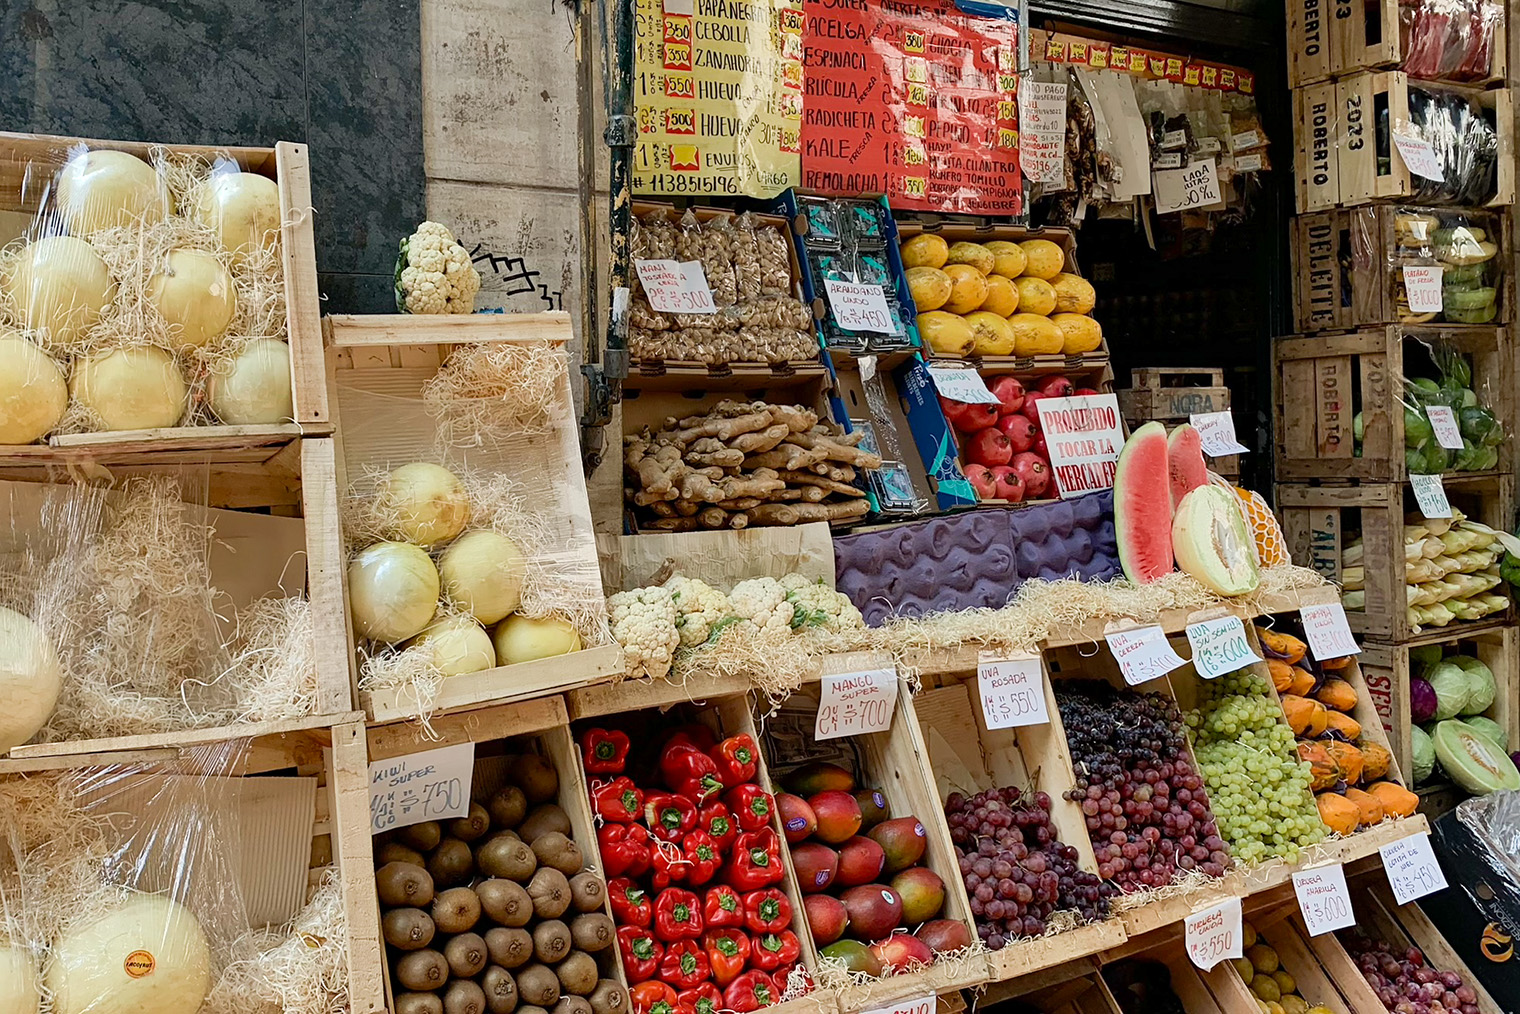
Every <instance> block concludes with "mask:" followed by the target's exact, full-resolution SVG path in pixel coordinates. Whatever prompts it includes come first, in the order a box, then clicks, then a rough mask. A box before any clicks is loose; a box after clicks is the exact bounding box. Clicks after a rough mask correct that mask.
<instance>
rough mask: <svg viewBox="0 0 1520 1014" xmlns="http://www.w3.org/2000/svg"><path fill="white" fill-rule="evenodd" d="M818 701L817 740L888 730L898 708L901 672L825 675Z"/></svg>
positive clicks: (888, 670)
mask: <svg viewBox="0 0 1520 1014" xmlns="http://www.w3.org/2000/svg"><path fill="white" fill-rule="evenodd" d="M822 688H823V692H822V695H821V697H820V699H819V701H818V721H817V723H816V724H815V725H814V727H813V738H814V739H815V740H819V741H822V740H825V739H839V738H840V737H843V736H856V735H859V734H861V733H865V732H885V731H886V730H888V729H890V728H891V727H892V715H893V714H894V713H895V712H896V711H897V672H896V671H895V670H892V669H872V670H870V671H868V672H856V673H846V674H845V675H842V676H825V677H824V678H823V683H822Z"/></svg>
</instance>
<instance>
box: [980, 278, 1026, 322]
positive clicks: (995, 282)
mask: <svg viewBox="0 0 1520 1014" xmlns="http://www.w3.org/2000/svg"><path fill="white" fill-rule="evenodd" d="M1018 308H1019V290H1018V289H1016V288H1014V285H1013V283H1012V282H1010V281H1009V280H1008V279H1006V278H1004V277H1003V276H1002V275H988V276H987V298H986V299H984V300H982V309H983V310H987V311H988V312H990V313H995V314H998V315H999V316H1001V317H1007V316H1009V315H1011V314H1012V313H1013V311H1015V310H1017V309H1018Z"/></svg>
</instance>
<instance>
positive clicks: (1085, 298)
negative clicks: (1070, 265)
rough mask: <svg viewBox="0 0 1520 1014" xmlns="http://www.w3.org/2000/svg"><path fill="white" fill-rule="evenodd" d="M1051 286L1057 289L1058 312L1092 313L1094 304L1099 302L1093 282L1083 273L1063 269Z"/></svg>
mask: <svg viewBox="0 0 1520 1014" xmlns="http://www.w3.org/2000/svg"><path fill="white" fill-rule="evenodd" d="M1050 287H1051V288H1053V289H1055V290H1056V312H1057V313H1092V308H1093V306H1094V305H1095V304H1096V303H1097V302H1098V294H1097V293H1096V292H1094V291H1093V287H1092V283H1091V282H1089V281H1088V280H1087V279H1085V278H1083V277H1082V276H1081V275H1073V274H1068V273H1067V272H1065V271H1063V272H1061V273H1060V274H1059V275H1056V277H1055V280H1054V281H1052V282H1051V283H1050Z"/></svg>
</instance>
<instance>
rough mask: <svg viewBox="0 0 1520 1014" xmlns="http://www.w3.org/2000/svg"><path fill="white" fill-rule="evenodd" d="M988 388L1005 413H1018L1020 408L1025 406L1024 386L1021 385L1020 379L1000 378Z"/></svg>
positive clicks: (1011, 377)
mask: <svg viewBox="0 0 1520 1014" xmlns="http://www.w3.org/2000/svg"><path fill="white" fill-rule="evenodd" d="M988 388H989V389H990V390H991V391H992V396H993V397H994V398H996V399H997V400H998V407H999V408H1000V409H1002V410H1003V411H1004V412H1017V411H1018V410H1019V406H1021V405H1023V404H1024V385H1023V384H1021V383H1019V378H1018V377H1013V376H1005V377H998V378H997V379H996V380H994V381H993V382H992V383H991V384H989V385H988Z"/></svg>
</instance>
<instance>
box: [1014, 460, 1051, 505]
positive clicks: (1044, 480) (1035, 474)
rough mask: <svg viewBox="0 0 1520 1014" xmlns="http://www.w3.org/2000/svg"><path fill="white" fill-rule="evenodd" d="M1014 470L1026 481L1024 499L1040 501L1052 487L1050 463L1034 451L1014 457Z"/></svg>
mask: <svg viewBox="0 0 1520 1014" xmlns="http://www.w3.org/2000/svg"><path fill="white" fill-rule="evenodd" d="M1011 464H1012V467H1013V470H1014V471H1015V472H1017V473H1018V474H1019V478H1021V479H1023V480H1024V497H1025V499H1028V500H1038V499H1039V498H1040V497H1042V496H1044V495H1045V492H1046V490H1047V489H1049V487H1050V463H1049V462H1048V461H1046V460H1045V459H1044V458H1042V457H1040V456H1039V455H1038V454H1035V453H1034V452H1033V451H1025V452H1023V453H1022V454H1016V455H1014V456H1013V461H1012V462H1011Z"/></svg>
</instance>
